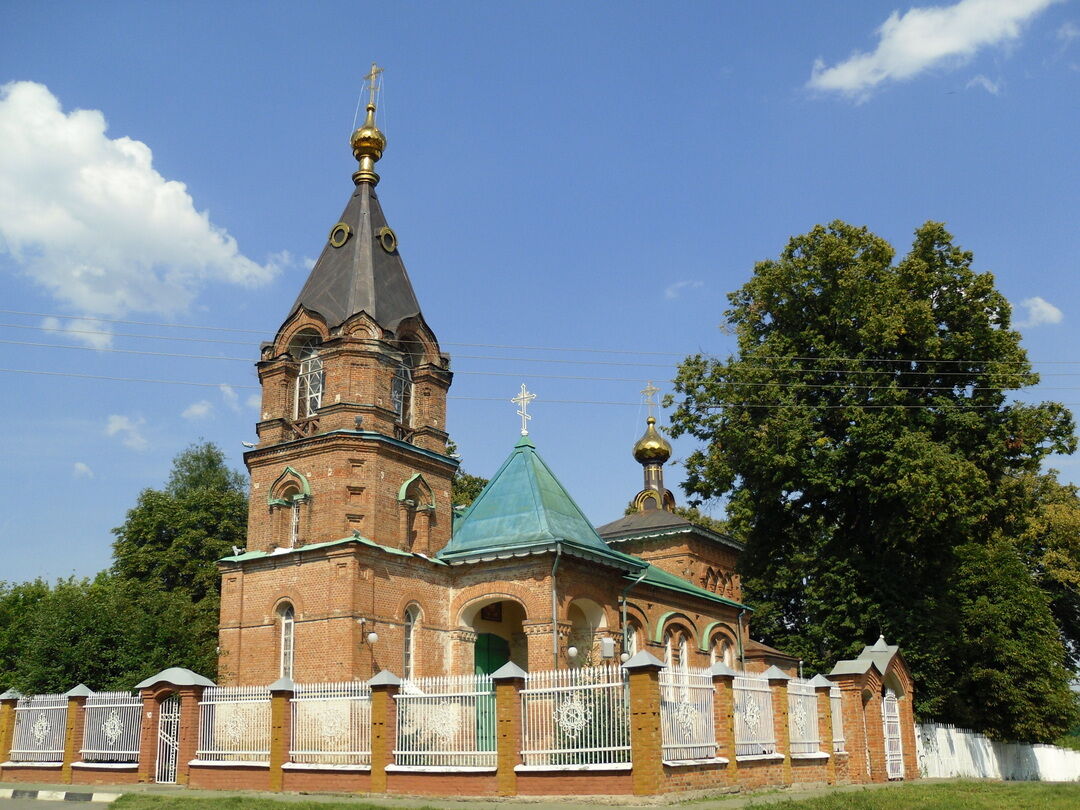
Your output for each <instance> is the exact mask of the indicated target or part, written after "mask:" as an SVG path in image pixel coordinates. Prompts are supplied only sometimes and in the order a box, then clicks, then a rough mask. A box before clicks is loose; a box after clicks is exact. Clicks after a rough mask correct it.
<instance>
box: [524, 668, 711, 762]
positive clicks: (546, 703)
mask: <svg viewBox="0 0 1080 810" xmlns="http://www.w3.org/2000/svg"><path fill="white" fill-rule="evenodd" d="M710 718H711V712H710ZM521 723H522V737H523V739H524V746H523V750H522V752H521V756H522V759H523V762H524V764H525V765H526V766H537V767H559V766H573V765H619V764H624V763H629V762H630V693H629V681H628V680H627V675H626V670H624V669H622V667H619V666H613V665H606V666H600V667H580V668H577V669H559V670H550V671H546V672H532V673H529V675H528V677H527V678H526V679H525V688H524V689H523V690H522V691H521Z"/></svg>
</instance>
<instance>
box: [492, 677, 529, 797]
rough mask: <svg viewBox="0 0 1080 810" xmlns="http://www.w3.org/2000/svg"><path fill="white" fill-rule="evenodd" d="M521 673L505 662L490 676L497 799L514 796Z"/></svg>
mask: <svg viewBox="0 0 1080 810" xmlns="http://www.w3.org/2000/svg"><path fill="white" fill-rule="evenodd" d="M525 675H526V673H525V670H523V669H522V668H521V667H519V666H518V665H517V664H514V663H510V662H507V663H505V664H503V665H502V666H501V667H499V668H498V669H497V670H495V672H493V673H492V674H491V680H492V681H494V682H495V723H496V733H495V745H496V750H497V752H498V753H497V762H498V770H497V771H496V773H495V781H496V784H497V785H498V789H499V795H500V796H516V795H517V771H516V770H514V769H515V768H516V767H517V766H518V765H520V764H521V747H522V745H521V690H522V689H523V688H524V687H525Z"/></svg>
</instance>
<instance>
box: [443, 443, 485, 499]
mask: <svg viewBox="0 0 1080 810" xmlns="http://www.w3.org/2000/svg"><path fill="white" fill-rule="evenodd" d="M446 453H447V455H450V456H453V457H454V458H460V456H458V454H457V445H456V444H454V442H453V441H447V443H446ZM487 482H488V479H486V478H481V477H480V476H479V475H469V474H468V473H467V472H465V470H464V469H462V468H461V467H458V468H457V470H455V471H454V478H453V480H452V481H451V482H450V503H451V504H452V505H453V506H454V507H462V506H468V505H469V504H471V503H472V502H473V501H475V500H476V496H477V495H479V494H480V492H481V491H482V490H483V489H484V487H486V486H487Z"/></svg>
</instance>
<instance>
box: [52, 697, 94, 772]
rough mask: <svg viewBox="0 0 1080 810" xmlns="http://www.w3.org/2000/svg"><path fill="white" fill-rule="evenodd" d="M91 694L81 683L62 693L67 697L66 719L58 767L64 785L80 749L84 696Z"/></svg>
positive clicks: (84, 704)
mask: <svg viewBox="0 0 1080 810" xmlns="http://www.w3.org/2000/svg"><path fill="white" fill-rule="evenodd" d="M92 694H94V693H93V691H91V689H90V687H88V686H87V685H86V684H82V683H80V684H79V685H78V686H76V687H75V688H74V689H70V690H68V691H67V692H65V693H64V697H66V698H67V720H66V721H65V725H64V764H63V767H61V769H60V781H61V782H63V783H64V784H65V785H70V784H71V763H72V762H74V761H75V760H76V758H77V757H78V756H79V752H80V751H81V750H82V737H83V708H84V707H85V706H86V698H87V697H89V696H90V695H92Z"/></svg>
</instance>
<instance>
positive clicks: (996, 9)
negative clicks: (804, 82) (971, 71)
mask: <svg viewBox="0 0 1080 810" xmlns="http://www.w3.org/2000/svg"><path fill="white" fill-rule="evenodd" d="M1056 2H1059V0H960V2H958V3H954V4H953V5H951V6H922V7H917V8H911V9H908V10H907V11H906V12H904V13H903V14H901V13H900V12H898V11H893V13H892V14H890V15H889V18H888V19H887V20H885V22H883V23H882V24H881V27H880V28H878V29H877V33H878V36H879V41H878V45H877V48H875V49H874V51H873V52H872V53H863V52H861V51H856V52H855V53H853V54H852V55H851V56H850V57H848V58H847V59H846V60H845V61H843V62H840V63H839V64H837V65H833V66H832V67H826V66H825V63H824V62H823V61H822V60H820V59H819V60H817V61H816V62H815V63H814V69H813V72H812V73H811V76H810V81H809V82H808V85H809V86H810V87H811V88H813V89H815V90H826V91H836V92H840V93H844V94H846V95H849V96H854V97H857V98H866V97H867V96H868V95H869V94H870V91H871V90H872V89H873V88H875V87H877V86H878V85H879V84H881V83H882V82H884V81H888V80H893V81H901V80H903V79H910V78H912V77H914V76H917V75H918V74H920V73H922V72H923V71H925V70H929V69H930V68H932V67H937V66H940V65H946V64H950V65H956V64H960V63H963V62H964V61H966V60H967V59H970V58H971V57H972V56H974V55H975V53H976V52H977V51H979V50H980V49H982V48H985V47H989V46H993V45H998V44H1000V43H1003V42H1007V41H1011V40H1015V39H1017V38H1018V37H1019V36H1020V31H1021V28H1022V27H1023V25H1024V23H1026V22H1028V21H1029V20H1031V19H1032V18H1033V17H1035V16H1036V15H1037V14H1039V13H1041V12H1042V11H1044V10H1045V9H1046V8H1047V7H1049V6H1051V5H1053V4H1054V3H1056Z"/></svg>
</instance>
